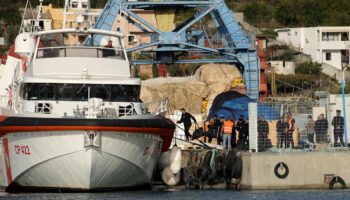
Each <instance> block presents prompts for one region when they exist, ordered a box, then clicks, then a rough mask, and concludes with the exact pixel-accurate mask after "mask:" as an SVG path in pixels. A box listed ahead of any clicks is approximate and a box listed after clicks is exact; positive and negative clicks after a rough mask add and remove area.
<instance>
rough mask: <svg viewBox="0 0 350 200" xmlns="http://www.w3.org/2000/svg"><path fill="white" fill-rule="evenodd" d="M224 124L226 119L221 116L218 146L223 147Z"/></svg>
mask: <svg viewBox="0 0 350 200" xmlns="http://www.w3.org/2000/svg"><path fill="white" fill-rule="evenodd" d="M224 123H225V117H224V116H223V115H221V117H220V128H219V131H218V135H217V144H218V145H221V143H222V141H223V140H222V130H223V129H224Z"/></svg>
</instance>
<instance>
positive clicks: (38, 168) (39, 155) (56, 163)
mask: <svg viewBox="0 0 350 200" xmlns="http://www.w3.org/2000/svg"><path fill="white" fill-rule="evenodd" d="M26 120H27V121H26ZM40 120H41V122H40ZM40 120H38V119H37V120H36V123H37V126H36V127H35V128H34V127H33V126H32V125H31V123H30V121H31V120H30V119H25V120H24V121H22V122H20V120H19V121H18V120H17V121H18V124H16V125H10V124H11V123H12V122H11V123H9V121H8V122H7V126H5V125H4V124H6V123H5V122H4V121H3V126H0V130H2V132H3V133H4V132H6V131H11V132H7V134H3V136H2V138H1V143H2V148H1V150H2V152H1V154H0V162H1V164H0V171H1V174H0V177H1V178H0V182H1V186H2V187H4V188H6V189H7V190H8V191H12V190H17V189H21V188H22V189H23V188H39V189H45V188H46V189H76V190H100V189H120V188H130V187H136V186H141V185H150V184H151V181H152V176H153V172H154V169H155V166H156V162H157V160H158V158H159V155H160V153H161V151H162V149H163V148H164V143H170V141H168V140H169V138H168V137H166V136H167V135H170V134H171V135H172V132H173V131H174V130H173V129H174V127H173V124H171V123H170V122H168V121H162V120H159V119H158V118H154V119H153V120H154V121H158V123H157V124H154V126H151V127H150V126H147V122H146V121H147V119H143V120H142V119H137V120H136V119H134V120H131V121H133V122H132V124H133V126H131V125H130V124H129V126H124V127H122V124H124V125H125V123H120V122H118V121H114V123H112V124H114V125H110V126H109V125H108V124H101V123H104V122H103V121H102V122H101V120H98V119H96V121H91V120H90V121H88V123H87V122H86V120H85V121H79V123H80V124H76V126H68V125H67V124H65V122H66V121H65V122H58V121H59V120H56V121H55V123H56V124H55V126H53V125H50V124H45V123H51V122H52V121H54V120H51V119H40ZM45 120H46V121H45ZM71 120H72V121H74V120H76V119H71ZM148 120H149V119H148ZM24 122H25V123H27V126H24V125H23V124H22V125H21V123H24ZM124 122H125V121H124ZM163 122H165V123H164V124H163V125H162V123H163ZM40 123H42V125H40V126H38V124H40ZM71 123H77V122H76V121H75V122H71ZM91 123H93V125H91ZM139 123H141V124H143V126H144V127H140V126H139V125H138V124H139ZM44 124H45V125H44ZM166 124H168V125H166ZM148 125H149V124H148ZM68 127H70V128H68ZM72 127H73V128H72ZM77 127H80V128H79V129H81V130H75V129H78V128H77ZM51 128H52V130H48V129H51ZM32 129H36V130H35V131H30V130H32ZM65 129H66V130H65ZM69 129H71V130H69ZM20 130H21V131H20ZM39 130H40V131H39ZM142 130H144V131H142ZM170 140H171V137H170Z"/></svg>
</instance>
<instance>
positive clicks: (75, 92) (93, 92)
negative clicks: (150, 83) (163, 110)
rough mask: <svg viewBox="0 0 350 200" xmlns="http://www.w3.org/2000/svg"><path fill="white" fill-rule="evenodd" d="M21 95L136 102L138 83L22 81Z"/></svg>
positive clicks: (71, 99) (33, 97)
mask: <svg viewBox="0 0 350 200" xmlns="http://www.w3.org/2000/svg"><path fill="white" fill-rule="evenodd" d="M21 87H22V89H21V91H22V92H21V97H22V98H23V99H26V100H52V101H87V100H88V98H89V90H90V98H94V97H96V98H101V99H103V100H104V101H111V102H138V101H139V95H140V85H114V84H113V85H112V84H68V83H24V84H22V86H21Z"/></svg>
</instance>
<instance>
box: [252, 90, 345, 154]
mask: <svg viewBox="0 0 350 200" xmlns="http://www.w3.org/2000/svg"><path fill="white" fill-rule="evenodd" d="M320 102H321V104H320ZM324 102H325V103H323V104H322V101H319V102H314V103H310V102H307V103H306V102H300V101H286V102H274V103H265V102H258V103H251V104H250V105H249V118H250V119H251V120H249V123H250V125H249V140H250V141H249V148H250V150H251V151H258V152H263V151H278V152H279V151H326V150H327V151H335V150H342V149H347V134H345V129H346V124H348V122H347V121H346V119H348V117H345V120H344V109H343V105H342V103H343V102H342V99H341V95H329V96H328V97H327V99H326V101H324ZM345 102H346V101H345ZM347 109H348V106H347V105H346V106H345V113H346V114H348V113H349V111H348V112H346V110H347ZM251 123H253V124H251Z"/></svg>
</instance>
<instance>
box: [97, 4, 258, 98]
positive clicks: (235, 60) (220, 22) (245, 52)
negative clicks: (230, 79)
mask: <svg viewBox="0 0 350 200" xmlns="http://www.w3.org/2000/svg"><path fill="white" fill-rule="evenodd" d="M139 9H145V10H147V9H151V10H157V9H193V10H194V11H195V12H194V14H193V15H192V16H191V17H189V18H188V19H187V20H185V21H184V22H183V23H181V24H180V25H178V26H177V27H175V28H174V29H173V30H172V31H170V32H164V31H160V30H159V29H158V28H156V27H155V26H153V25H152V24H150V23H148V22H147V21H146V20H144V19H143V18H141V17H140V16H139V15H137V14H136V13H135V12H134V11H135V10H139ZM121 15H122V16H125V17H126V18H127V19H128V21H129V22H130V23H132V24H133V25H135V26H136V27H138V28H139V29H140V30H142V31H143V32H145V33H146V34H148V35H149V36H150V38H151V42H149V43H142V44H140V45H138V46H136V47H132V48H128V49H127V52H140V53H142V55H144V57H145V56H146V57H148V59H147V60H136V59H135V60H132V59H130V62H131V63H132V64H153V63H155V64H174V63H232V64H235V65H236V66H237V67H238V68H239V69H240V71H241V73H242V74H243V77H244V81H245V85H246V87H247V93H248V96H249V97H251V98H252V99H255V100H257V99H258V98H259V77H260V75H259V73H260V61H259V57H258V55H257V50H256V48H255V38H252V37H249V36H248V35H247V34H246V33H245V32H244V30H243V29H242V27H241V26H240V25H239V24H238V22H237V21H236V20H235V18H234V16H233V12H232V11H231V10H230V9H229V8H228V7H227V5H226V4H225V1H224V0H191V1H181V0H179V1H176V0H158V1H156V0H154V1H131V0H130V1H128V0H109V1H108V2H107V4H106V6H105V8H104V9H103V11H102V13H101V15H100V16H99V18H98V19H97V21H96V23H95V25H94V28H97V29H103V30H112V28H113V24H114V22H115V21H116V19H117V17H118V16H121ZM207 16H210V18H211V20H212V22H213V24H214V25H215V27H216V29H217V33H216V34H215V35H211V36H208V34H207V32H206V31H205V30H198V29H193V28H192V26H193V25H194V24H196V23H201V22H203V21H205V19H204V18H205V17H207ZM193 38H196V39H195V40H193ZM215 41H216V42H215ZM213 43H214V45H213ZM215 43H216V45H215ZM186 53H187V54H188V53H196V54H198V55H204V56H203V57H202V58H201V59H188V58H185V59H184V57H183V55H186Z"/></svg>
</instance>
